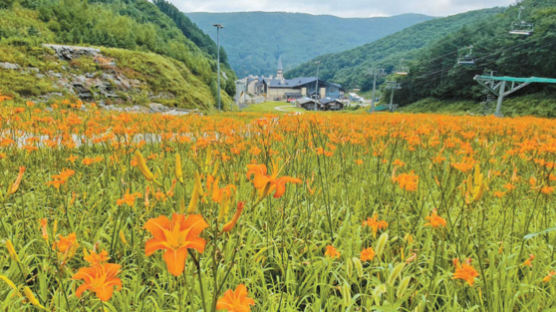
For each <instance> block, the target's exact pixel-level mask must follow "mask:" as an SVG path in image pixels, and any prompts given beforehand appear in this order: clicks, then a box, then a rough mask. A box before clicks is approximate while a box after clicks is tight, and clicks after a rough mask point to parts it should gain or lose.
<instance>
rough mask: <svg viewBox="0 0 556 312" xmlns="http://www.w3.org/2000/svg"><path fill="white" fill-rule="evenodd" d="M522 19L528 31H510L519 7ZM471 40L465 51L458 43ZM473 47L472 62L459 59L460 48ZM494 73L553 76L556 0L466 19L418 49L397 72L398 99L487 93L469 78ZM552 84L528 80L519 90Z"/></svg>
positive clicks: (533, 1) (534, 0) (545, 88)
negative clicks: (405, 68)
mask: <svg viewBox="0 0 556 312" xmlns="http://www.w3.org/2000/svg"><path fill="white" fill-rule="evenodd" d="M520 6H523V15H522V20H524V21H526V23H531V24H533V25H534V31H533V33H532V34H531V35H530V36H524V35H515V34H510V33H509V31H510V30H511V29H514V28H516V26H513V25H512V24H513V23H515V22H517V19H518V14H519V7H520ZM469 46H473V50H472V51H469V50H466V49H463V51H462V47H469ZM458 51H459V52H458ZM469 52H472V54H471V58H472V59H473V63H474V64H467V65H462V64H458V58H459V59H462V57H463V56H462V54H463V55H465V54H468V53H469ZM491 72H492V73H493V74H494V75H498V76H516V77H530V76H537V77H554V76H555V75H556V74H555V73H556V0H525V1H523V2H521V3H520V4H519V5H516V6H512V7H510V8H508V9H507V10H505V11H504V12H503V13H502V14H498V15H496V16H495V17H493V18H489V19H487V20H484V21H482V22H480V23H473V24H470V25H467V26H466V27H464V28H462V29H461V30H459V31H457V32H454V33H452V34H450V35H448V36H446V37H444V38H443V39H442V40H440V41H438V42H436V43H435V44H433V45H432V46H430V47H429V48H427V49H426V50H424V51H422V52H421V53H420V54H419V56H418V58H417V59H416V61H415V62H414V63H413V64H412V65H411V68H410V73H409V75H408V76H406V77H399V78H400V79H399V82H400V83H401V84H402V89H401V90H400V91H399V93H398V94H399V101H400V102H401V104H407V103H412V102H414V101H417V100H419V99H422V98H426V97H436V98H440V99H452V98H457V99H474V100H483V99H485V98H486V92H485V89H484V88H482V87H481V86H479V85H478V84H477V83H475V82H474V81H473V77H474V76H475V75H477V74H483V73H487V74H490V73H491ZM539 91H546V92H548V93H552V94H554V93H555V91H556V87H555V86H553V85H546V84H544V85H543V84H533V85H531V86H528V87H527V88H525V89H523V90H521V91H520V93H519V94H525V93H533V92H539Z"/></svg>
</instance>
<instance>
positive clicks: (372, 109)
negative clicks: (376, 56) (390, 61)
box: [371, 69, 377, 113]
mask: <svg viewBox="0 0 556 312" xmlns="http://www.w3.org/2000/svg"><path fill="white" fill-rule="evenodd" d="M376 76H377V72H376V69H373V77H374V78H373V92H372V93H371V113H374V112H375V94H376Z"/></svg>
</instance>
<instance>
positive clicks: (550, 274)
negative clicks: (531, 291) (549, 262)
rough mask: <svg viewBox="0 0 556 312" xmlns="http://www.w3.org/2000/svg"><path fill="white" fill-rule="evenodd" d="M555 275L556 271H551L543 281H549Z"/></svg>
mask: <svg viewBox="0 0 556 312" xmlns="http://www.w3.org/2000/svg"><path fill="white" fill-rule="evenodd" d="M553 276H556V271H550V272H548V274H547V275H546V276H545V277H544V278H543V279H542V281H543V282H545V283H548V282H550V280H551V279H552V277H553Z"/></svg>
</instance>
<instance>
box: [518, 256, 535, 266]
mask: <svg viewBox="0 0 556 312" xmlns="http://www.w3.org/2000/svg"><path fill="white" fill-rule="evenodd" d="M533 259H535V255H534V254H530V255H529V258H527V260H525V261H523V263H522V264H521V265H522V266H528V267H530V268H532V267H533Z"/></svg>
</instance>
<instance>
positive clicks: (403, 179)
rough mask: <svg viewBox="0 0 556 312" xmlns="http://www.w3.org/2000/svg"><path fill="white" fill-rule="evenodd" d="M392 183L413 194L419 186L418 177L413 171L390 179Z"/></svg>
mask: <svg viewBox="0 0 556 312" xmlns="http://www.w3.org/2000/svg"><path fill="white" fill-rule="evenodd" d="M392 181H393V182H394V183H398V185H399V186H400V188H402V189H404V190H406V191H408V192H414V191H416V190H417V187H418V185H419V176H418V175H416V174H415V172H414V171H411V172H409V173H402V174H399V175H398V176H395V177H392Z"/></svg>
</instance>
